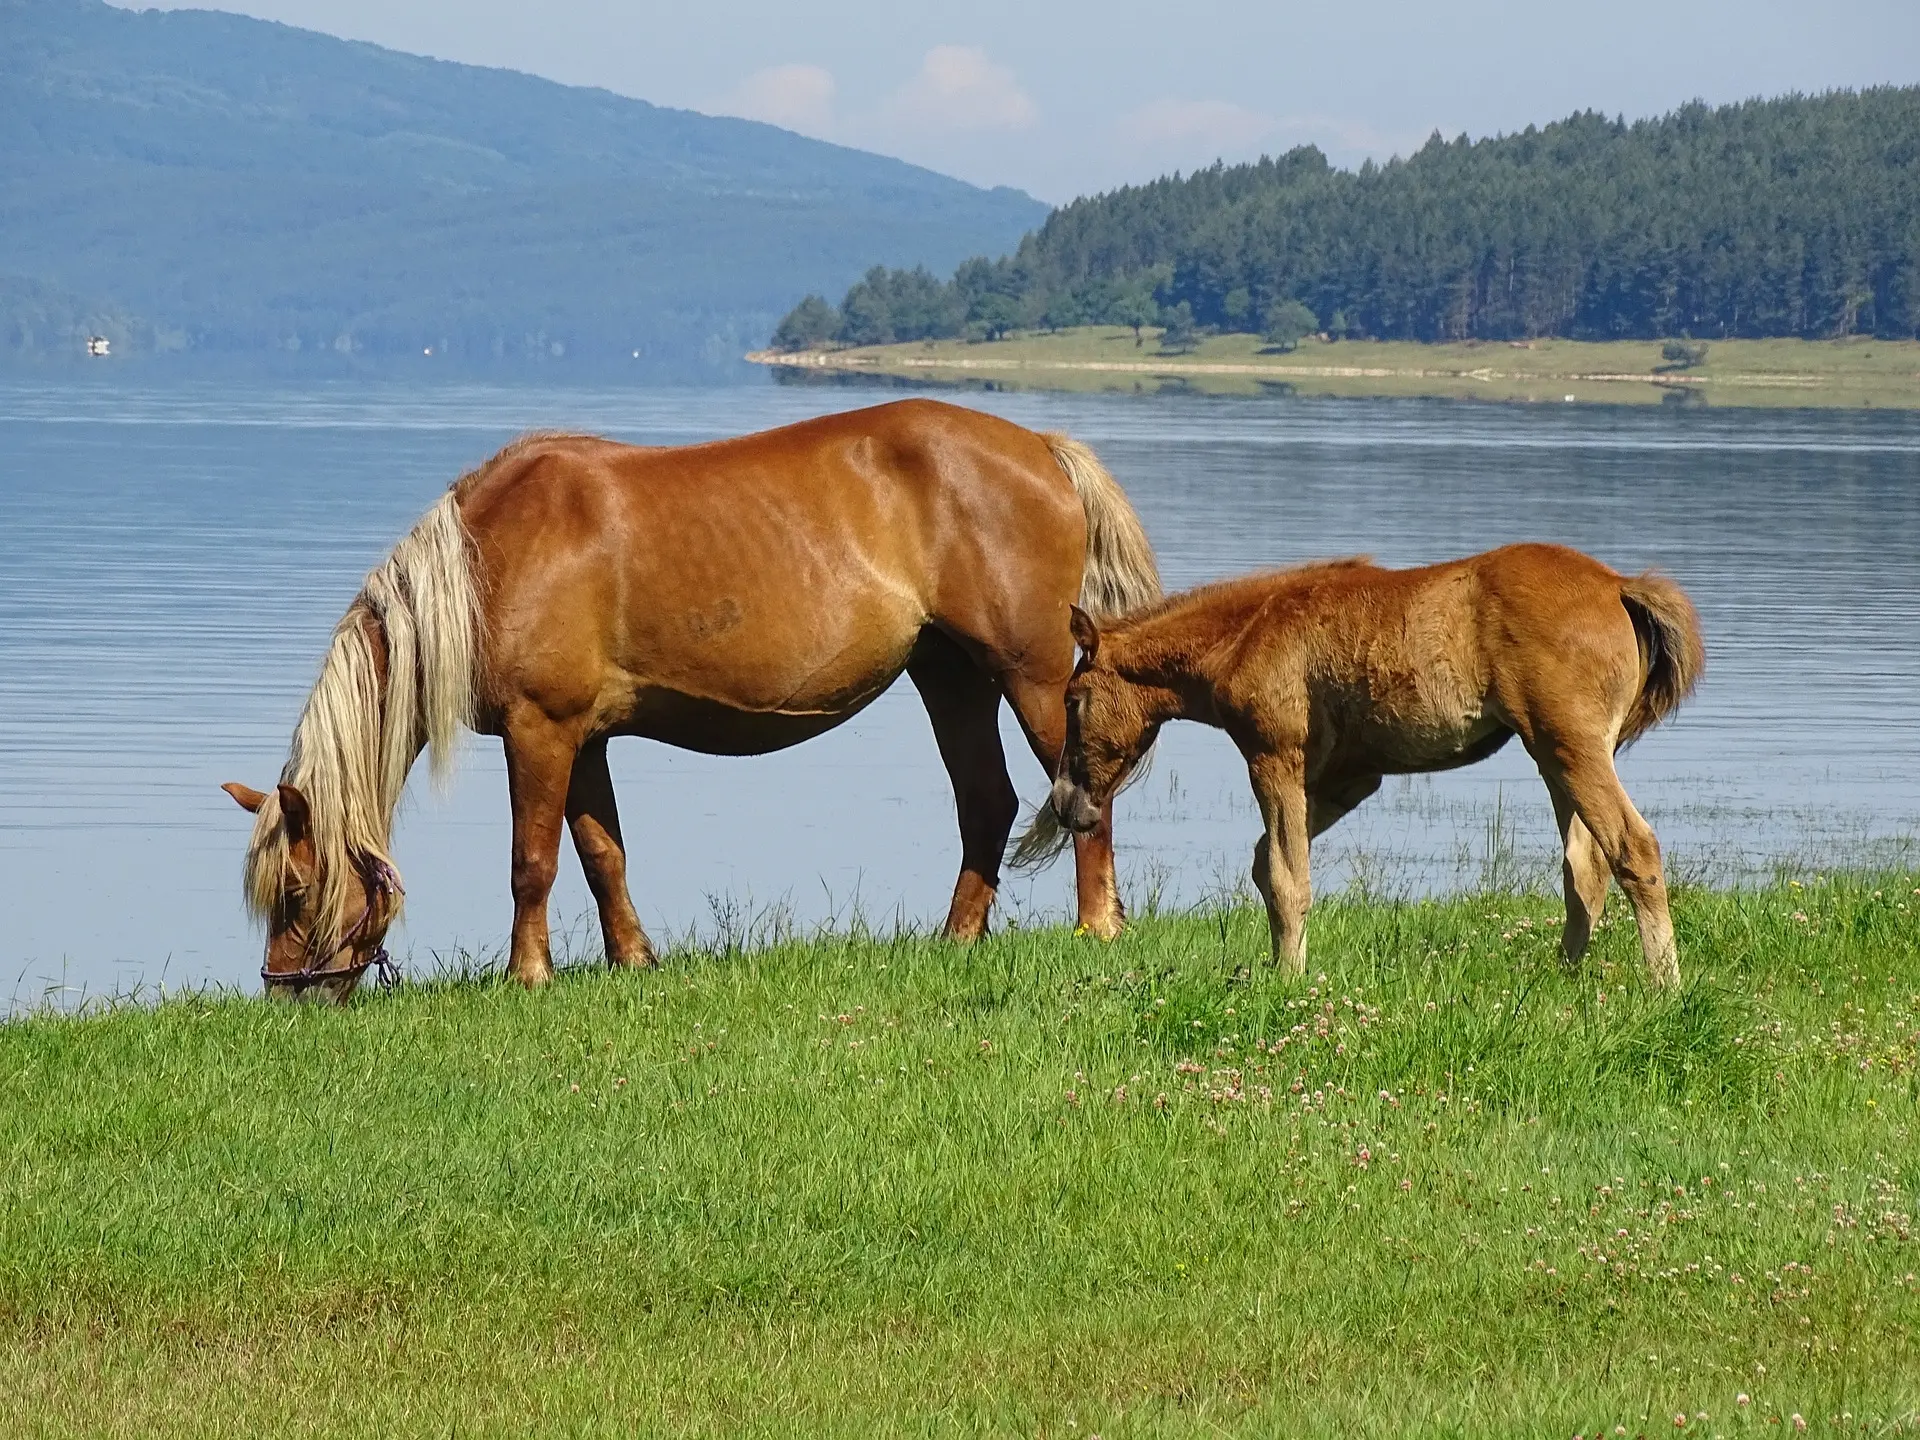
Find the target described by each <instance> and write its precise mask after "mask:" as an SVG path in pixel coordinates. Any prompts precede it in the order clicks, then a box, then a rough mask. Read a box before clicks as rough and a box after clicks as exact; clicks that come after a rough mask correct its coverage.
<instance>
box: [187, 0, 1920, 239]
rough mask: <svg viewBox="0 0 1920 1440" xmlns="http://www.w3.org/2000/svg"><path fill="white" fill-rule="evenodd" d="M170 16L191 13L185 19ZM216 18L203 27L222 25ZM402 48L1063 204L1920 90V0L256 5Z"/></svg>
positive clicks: (242, 3) (328, 1)
mask: <svg viewBox="0 0 1920 1440" xmlns="http://www.w3.org/2000/svg"><path fill="white" fill-rule="evenodd" d="M170 8H173V7H170ZM200 8H205V7H204V4H202V6H201V7H200ZM213 8H219V9H229V10H236V11H239V12H241V13H244V14H248V15H257V16H261V17H263V18H266V19H272V20H283V21H286V22H287V23H289V24H294V25H301V26H305V27H307V28H309V29H314V30H323V31H326V32H327V33H329V34H333V35H341V36H346V37H349V38H352V39H357V40H371V41H373V42H375V43H377V44H381V45H388V46H391V47H393V48H395V49H400V50H409V51H414V52H416V53H419V54H425V55H435V56H440V57H442V58H445V59H449V60H463V61H467V62H469V63H473V64H480V65H501V66H508V67H511V68H513V69H517V70H529V71H532V72H533V73H535V74H539V75H545V76H548V77H550V78H552V79H555V80H561V81H565V82H567V83H569V84H580V85H601V86H605V87H606V88H608V89H610V90H615V91H618V92H620V93H621V94H625V95H634V96H638V97H640V98H642V99H646V100H652V101H654V102H656V103H658V104H663V105H675V106H682V107H686V108H689V109H694V110H703V111H706V112H708V113H712V114H734V115H747V116H750V117H752V118H755V119H763V120H770V121H773V122H774V123H776V124H781V125H785V126H787V127H788V128H790V129H795V130H799V131H802V132H803V133H806V134H809V135H814V136H818V137H820V138H823V139H830V140H836V141H840V142H842V143H845V144H848V145H855V146H858V147H860V148H862V149H868V150H877V151H880V152H882V153H884V154H889V155H898V156H901V157H902V158H904V159H908V160H912V161H915V162H917V163H920V164H923V165H930V166H932V167H934V168H935V169H938V170H943V171H946V172H947V173H949V174H953V175H958V176H961V177H962V178H964V179H967V180H972V181H974V182H976V183H979V184H985V185H1016V186H1019V187H1020V188H1022V189H1024V190H1028V191H1030V192H1031V193H1033V194H1034V195H1037V196H1039V197H1040V198H1041V199H1044V200H1049V201H1054V202H1059V201H1062V200H1067V199H1070V198H1072V197H1073V196H1075V195H1079V194H1085V193H1089V192H1093V191H1097V190H1101V189H1106V188H1110V187H1111V186H1114V185H1117V184H1123V183H1126V182H1128V181H1135V180H1144V179H1150V178H1151V177H1153V176H1155V175H1159V174H1163V173H1165V172H1167V171H1169V170H1173V169H1191V168H1194V167H1195V166H1200V165H1205V164H1208V163H1210V162H1211V161H1212V160H1214V159H1215V158H1216V157H1224V158H1226V159H1227V160H1229V161H1232V160H1241V159H1250V158H1253V157H1254V156H1257V155H1259V154H1261V153H1263V152H1271V151H1278V150H1284V149H1286V148H1288V147H1290V146H1292V145H1296V144H1300V143H1303V142H1308V141H1311V142H1312V143H1314V144H1317V145H1319V146H1320V148H1321V149H1323V150H1325V151H1326V152H1327V153H1328V155H1329V156H1331V157H1332V159H1333V160H1334V161H1335V163H1337V164H1344V165H1353V164H1358V163H1359V162H1360V161H1361V160H1363V159H1365V158H1366V157H1368V156H1372V157H1374V158H1378V159H1384V158H1386V157H1387V156H1388V155H1392V154H1404V153H1406V152H1407V151H1408V150H1410V149H1413V148H1415V147H1417V146H1418V145H1419V144H1420V143H1421V142H1422V141H1423V140H1424V139H1425V138H1426V136H1427V135H1428V134H1429V133H1430V132H1431V131H1432V130H1434V129H1436V128H1438V129H1439V130H1441V131H1442V132H1443V133H1445V134H1447V135H1449V136H1452V135H1455V134H1458V133H1460V132H1461V131H1465V132H1466V133H1468V134H1470V135H1474V136H1481V135H1487V134H1492V133H1494V132H1497V131H1502V130H1513V129H1519V128H1521V127H1524V126H1525V125H1527V124H1528V123H1530V122H1538V121H1545V120H1549V119H1553V118H1556V117H1559V116H1562V115H1565V114H1567V113H1568V112H1570V111H1572V110H1576V109H1585V108H1592V109H1598V110H1602V111H1605V112H1606V113H1608V114H1618V113H1624V114H1626V115H1627V116H1628V117H1629V118H1632V117H1635V116H1641V115H1651V114H1657V113H1659V112H1661V111H1664V110H1668V109H1671V108H1672V107H1674V106H1675V105H1678V104H1681V103H1683V102H1685V101H1687V100H1689V99H1693V98H1696V97H1697V98H1702V99H1705V100H1708V101H1711V102H1714V103H1720V102H1724V101H1729V100H1739V99H1744V98H1746V97H1749V96H1754V95H1774V94H1779V93H1781V92H1784V91H1788V90H1824V89H1829V88H1832V87H1835V86H1862V85H1874V84H1910V83H1915V82H1920V0H1818V3H1809V0H1792V3H1786V0H1737V3H1735V0H1657V3H1656V0H1606V3H1589V4H1579V5H1574V4H1564V3H1550V0H1537V3H1530V4H1529V3H1514V0H1447V3H1413V0H1347V3H1341V4H1327V3H1320V4H1311V5H1307V4H1297V3H1290V0H1278V3H1274V0H1270V3H1265V4H1260V3H1249V0H1182V3H1179V4H1168V3H1165V0H1162V3H1156V4H1144V3H1138V0H1052V3H1048V0H1026V3H1019V0H968V3H966V4H964V5H952V4H950V5H937V6H936V5H924V4H914V3H900V0H896V3H892V4H887V3H875V0H814V3H806V4H798V3H778V0H697V3H685V0H680V3H674V4H654V3H638V4H636V3H631V0H629V3H620V0H540V3H538V4H534V3H529V0H512V3H510V0H234V3H231V4H226V5H220V6H216V7H213Z"/></svg>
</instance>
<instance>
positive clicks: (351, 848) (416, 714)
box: [245, 431, 589, 951]
mask: <svg viewBox="0 0 1920 1440" xmlns="http://www.w3.org/2000/svg"><path fill="white" fill-rule="evenodd" d="M583 438H589V437H583V436H574V435H562V434H556V433H553V432H544V431H543V432H535V433H532V434H528V435H522V436H521V437H520V438H519V439H517V440H515V441H513V442H512V443H511V444H509V445H507V446H506V447H505V448H503V449H502V450H500V451H499V452H498V453H497V454H495V455H494V456H493V457H492V458H491V459H489V460H487V461H486V462H485V463H483V464H481V465H477V466H475V467H474V468H473V469H472V470H469V471H468V472H467V473H466V474H465V475H462V476H461V477H460V478H459V479H458V480H457V481H455V482H454V484H453V485H452V486H451V487H450V488H449V489H448V490H447V491H446V493H445V494H443V495H442V496H441V497H440V498H439V500H437V501H435V502H434V504H433V507H432V508H431V509H429V510H428V511H427V513H426V514H425V515H423V516H422V517H421V518H420V520H419V522H418V523H417V524H416V525H415V526H414V527H413V529H412V530H411V531H409V532H408V533H407V535H406V536H405V537H404V538H402V539H401V541H400V543H399V544H397V545H395V546H394V547H393V550H392V553H390V554H389V555H388V556H387V558H386V559H385V560H384V561H382V562H381V564H380V565H379V566H378V567H377V568H375V569H374V570H373V572H372V573H371V574H369V575H368V576H367V578H366V580H365V582H364V583H363V584H362V585H361V587H360V593H359V594H358V595H356V596H355V597H354V600H353V603H352V604H351V605H349V606H348V607H347V613H346V614H345V615H343V616H342V617H341V618H340V623H339V624H338V625H336V626H335V627H334V630H333V639H332V641H331V643H330V644H329V645H328V647H327V654H326V658H325V659H324V660H323V661H322V662H321V664H320V675H319V678H318V679H317V680H315V682H314V686H313V690H312V692H311V693H310V694H309V695H308V696H307V703H306V706H305V708H304V709H303V710H302V711H301V713H300V721H299V724H298V725H296V726H295V727H294V732H293V743H292V745H291V746H290V747H289V750H288V753H287V763H286V765H285V767H284V768H283V769H282V770H281V772H280V779H281V782H282V783H283V784H287V785H293V786H296V787H298V789H299V790H300V791H301V793H302V794H304V795H305V796H306V799H307V804H308V808H309V810H310V811H311V813H312V836H313V845H314V851H315V858H316V860H317V862H318V883H317V893H316V895H315V896H314V898H313V902H312V907H311V912H310V926H311V935H312V940H313V944H314V947H315V949H316V950H320V951H324V950H326V949H328V948H329V947H331V946H334V945H337V944H338V943H339V940H340V937H341V935H342V934H343V933H344V932H345V930H346V929H347V927H348V926H349V925H350V924H351V923H352V917H351V916H349V915H348V914H347V909H348V904H349V899H348V896H349V878H350V877H351V876H352V874H353V872H354V870H355V868H356V867H365V866H367V865H368V864H369V862H379V863H381V864H385V865H388V866H391V865H392V864H393V856H392V855H391V854H390V853H389V846H390V845H391V842H392V832H393V812H394V809H395V807H396V806H397V805H398V804H399V802H400V795H401V792H402V791H403V790H404V789H405V788H406V783H407V772H408V771H409V770H411V769H412V768H413V762H414V760H415V758H416V757H417V756H418V755H419V753H420V751H421V749H422V748H423V747H425V748H427V749H428V750H429V751H430V752H431V760H432V765H433V770H434V774H435V777H436V778H437V779H444V778H445V777H446V776H447V775H448V774H450V773H451V771H452V768H453V760H454V750H455V742H456V740H457V738H458V734H459V729H460V727H461V726H462V725H470V724H471V723H472V716H473V704H474V683H475V676H476V673H477V671H478V667H479V665H480V663H481V650H482V643H483V639H484V637H483V636H482V634H481V611H480V601H479V594H478V588H477V584H476V581H475V577H474V571H473V558H472V554H471V545H470V542H469V540H468V537H467V531H466V526H465V525H464V523H463V522H462V521H461V518H460V500H461V498H462V497H463V496H465V495H466V494H467V493H468V492H469V491H471V490H472V489H473V487H474V486H475V485H476V484H477V483H479V481H480V480H482V479H483V478H485V477H486V476H487V475H488V474H490V473H492V472H493V471H494V470H495V469H497V468H498V467H499V466H501V465H503V464H507V463H510V462H511V461H513V460H516V459H518V458H520V457H521V456H523V455H524V454H525V453H526V452H527V451H528V450H529V449H532V448H534V447H536V446H538V445H540V444H542V443H545V442H547V441H552V440H572V439H583ZM383 652H384V655H383ZM383 658H384V660H385V668H386V679H385V683H384V684H383V683H382V681H381V673H380V667H381V661H382V659H383ZM281 821H282V816H281V806H280V797H279V794H278V792H277V791H269V792H268V794H267V798H266V800H265V802H264V803H262V805H261V806H260V811H259V814H258V816H257V817H256V819H255V821H254V827H253V838H252V840H251V842H250V843H249V845H248V847H247V859H246V866H245V892H246V898H247V904H248V907H249V908H250V909H251V910H252V911H253V912H254V914H255V915H257V916H260V917H265V916H266V915H267V914H268V913H269V912H270V911H271V910H272V908H273V906H274V905H275V904H276V903H277V902H278V900H279V899H280V896H281V894H282V893H283V892H284V891H285V889H286V888H287V886H288V885H289V884H291V883H292V872H291V870H290V868H289V863H290V854H289V846H288V842H287V832H286V827H285V826H284V825H283V824H282V823H281Z"/></svg>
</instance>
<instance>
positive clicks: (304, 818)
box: [280, 785, 313, 845]
mask: <svg viewBox="0 0 1920 1440" xmlns="http://www.w3.org/2000/svg"><path fill="white" fill-rule="evenodd" d="M280 823H281V825H283V826H284V827H286V832H287V843H288V844H289V845H298V844H299V843H300V842H301V841H302V840H304V839H306V838H307V836H308V835H309V834H311V833H312V831H313V811H312V810H311V809H309V808H308V806H307V797H306V796H304V795H302V794H301V793H300V792H299V790H297V789H295V788H294V787H293V786H291V785H282V786H281V787H280Z"/></svg>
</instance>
